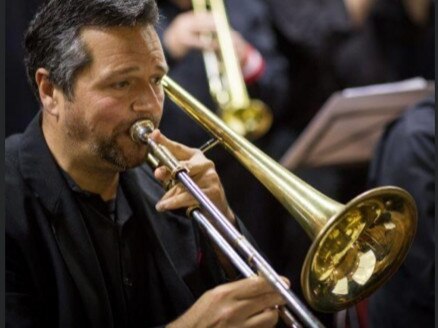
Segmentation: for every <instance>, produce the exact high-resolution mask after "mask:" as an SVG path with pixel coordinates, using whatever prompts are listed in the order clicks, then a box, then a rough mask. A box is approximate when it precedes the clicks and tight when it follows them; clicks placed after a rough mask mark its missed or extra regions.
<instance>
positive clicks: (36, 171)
mask: <svg viewBox="0 0 438 328" xmlns="http://www.w3.org/2000/svg"><path fill="white" fill-rule="evenodd" d="M41 116H42V115H41V113H40V114H39V115H37V116H36V117H35V118H34V119H33V121H32V122H31V123H30V124H29V126H28V128H27V129H26V131H25V132H24V134H23V137H22V141H21V144H20V149H19V163H20V168H21V172H22V175H23V178H24V180H25V181H26V183H27V184H28V185H29V186H30V188H31V190H32V192H33V193H34V195H35V196H36V197H37V199H38V200H39V201H40V202H41V204H42V205H43V206H44V207H45V208H46V209H47V211H48V212H49V213H50V215H49V218H50V222H49V224H51V227H52V231H53V233H54V236H55V239H56V241H57V243H58V246H59V250H60V252H61V254H62V256H63V258H64V260H65V263H66V265H67V268H68V270H69V272H70V273H71V276H72V278H73V281H74V282H75V284H76V286H77V288H78V290H79V293H80V295H81V299H82V302H83V304H84V308H85V311H86V312H87V316H88V318H89V320H90V323H91V326H92V327H102V326H104V325H105V326H107V327H112V316H111V308H110V303H109V298H108V293H107V290H106V288H105V283H104V278H103V275H102V272H101V269H100V265H99V261H98V258H97V255H96V253H95V251H94V248H93V245H92V241H91V239H90V236H89V234H88V232H87V229H86V226H85V223H84V221H83V220H82V218H81V213H80V211H79V208H78V206H77V203H76V200H75V199H74V196H73V194H72V191H71V190H70V188H69V187H68V185H67V182H66V181H65V179H64V177H63V175H62V172H61V170H60V168H59V167H58V165H57V164H56V161H55V158H54V157H53V155H52V154H51V152H50V149H49V147H48V145H47V143H46V141H45V138H44V135H43V132H42V128H41Z"/></svg>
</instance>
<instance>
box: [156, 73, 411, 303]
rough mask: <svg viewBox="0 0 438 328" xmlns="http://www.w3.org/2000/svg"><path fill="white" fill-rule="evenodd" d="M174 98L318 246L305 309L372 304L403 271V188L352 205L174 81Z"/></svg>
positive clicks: (406, 211)
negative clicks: (321, 188)
mask: <svg viewBox="0 0 438 328" xmlns="http://www.w3.org/2000/svg"><path fill="white" fill-rule="evenodd" d="M162 84H163V86H164V89H165V91H166V93H167V94H168V95H169V97H170V98H171V99H172V100H173V101H175V102H176V103H177V104H178V105H179V106H180V107H181V108H182V109H183V110H184V111H185V112H186V113H187V114H188V115H189V116H190V117H191V118H192V119H194V120H195V121H196V122H197V123H198V124H200V125H201V126H202V127H203V128H204V129H205V130H207V131H208V132H210V133H211V134H212V135H213V136H214V137H215V138H216V139H217V140H219V142H220V143H221V144H222V145H223V146H224V147H225V148H226V149H227V150H228V151H229V152H230V153H231V154H232V155H233V156H235V157H236V158H237V159H238V160H239V162H240V163H241V164H242V165H244V166H245V167H246V168H247V169H248V170H249V171H250V172H251V173H252V174H253V175H254V176H255V177H256V178H257V179H258V180H259V181H260V182H261V183H262V184H263V185H264V186H265V187H266V188H267V189H268V190H269V191H270V192H271V193H272V194H273V195H274V196H275V197H276V198H277V199H278V200H279V201H280V203H281V204H282V205H283V206H284V207H285V208H286V209H287V210H288V211H289V213H290V214H291V215H292V216H293V217H294V218H295V219H296V220H297V221H298V222H299V223H300V225H301V226H302V227H303V229H304V230H305V231H306V233H307V234H308V235H309V237H310V238H311V239H312V240H313V243H312V245H311V247H310V250H309V252H308V253H307V256H306V259H305V262H304V266H303V269H302V271H301V285H302V289H303V293H304V296H305V298H306V300H307V302H308V303H309V304H310V305H311V306H312V307H313V308H314V309H316V310H319V311H323V312H333V311H339V310H341V309H344V308H347V307H349V306H351V305H352V304H354V303H357V302H359V301H360V300H362V299H364V298H366V297H367V296H369V295H370V294H371V293H373V292H374V291H375V290H376V289H377V288H379V287H380V286H381V285H382V284H384V283H385V282H386V281H387V280H388V279H389V278H390V277H391V276H392V274H394V273H395V272H396V271H397V269H398V268H399V267H400V265H401V264H402V262H403V260H404V258H405V256H406V254H407V252H408V250H409V247H410V245H411V243H412V240H413V238H414V235H415V231H416V224H417V211H416V206H415V202H414V200H413V198H412V197H411V196H410V195H409V194H408V193H407V192H406V191H404V190H403V189H400V188H398V187H392V186H389V187H380V188H376V189H372V190H369V191H367V192H365V193H363V194H361V195H359V196H357V197H356V198H354V199H353V200H352V201H350V202H349V203H347V204H346V205H342V204H340V203H338V202H336V201H334V200H332V199H330V198H328V197H327V196H325V195H323V194H322V193H320V192H319V191H317V190H315V189H314V188H313V187H311V186H310V185H308V184H307V183H305V182H304V181H302V180H300V179H299V178H298V177H296V176H295V175H293V174H292V173H291V172H289V171H288V170H287V169H285V168H284V167H282V166H281V165H280V164H278V163H277V162H275V161H274V160H273V159H271V158H270V157H268V156H267V155H265V154H264V153H263V152H261V151H260V150H259V149H258V148H256V147H255V146H254V145H252V144H251V143H250V142H249V141H248V140H246V139H245V138H244V137H242V136H241V135H239V134H238V133H236V132H234V131H233V130H232V129H230V128H229V127H228V126H227V125H226V124H225V123H224V122H223V121H222V120H221V119H219V118H218V117H217V116H216V115H215V114H213V113H212V112H211V111H210V110H208V109H207V108H206V107H205V106H203V105H202V104H201V103H200V102H199V101H197V100H196V99H195V98H193V97H192V96H191V95H190V94H189V93H188V92H186V91H185V90H184V89H182V88H181V87H180V86H179V85H177V84H176V83H175V82H174V81H172V80H171V79H170V78H169V77H167V76H166V77H164V79H163V81H162Z"/></svg>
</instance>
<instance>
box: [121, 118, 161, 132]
mask: <svg viewBox="0 0 438 328" xmlns="http://www.w3.org/2000/svg"><path fill="white" fill-rule="evenodd" d="M142 120H150V121H151V122H152V123H153V124H154V127H155V128H158V125H159V124H160V117H157V116H139V117H137V118H135V119H133V120H130V121H127V122H126V123H122V124H121V125H120V126H119V127H118V128H117V129H116V130H115V131H114V133H113V135H121V134H125V133H128V134H129V130H130V129H131V126H133V125H134V124H135V123H136V122H138V121H142Z"/></svg>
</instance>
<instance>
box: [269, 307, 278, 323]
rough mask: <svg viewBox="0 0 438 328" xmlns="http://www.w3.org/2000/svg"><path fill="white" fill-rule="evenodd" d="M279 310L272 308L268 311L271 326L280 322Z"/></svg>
mask: <svg viewBox="0 0 438 328" xmlns="http://www.w3.org/2000/svg"><path fill="white" fill-rule="evenodd" d="M278 319H279V316H278V311H277V310H274V309H271V310H269V311H268V316H267V322H268V325H269V326H270V327H274V326H275V325H276V324H277V322H278Z"/></svg>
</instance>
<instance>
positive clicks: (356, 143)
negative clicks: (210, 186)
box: [280, 78, 435, 170]
mask: <svg viewBox="0 0 438 328" xmlns="http://www.w3.org/2000/svg"><path fill="white" fill-rule="evenodd" d="M434 90H435V84H434V82H428V81H426V80H424V79H422V78H413V79H410V80H405V81H401V82H395V83H386V84H380V85H372V86H366V87H359V88H349V89H344V90H343V91H339V92H336V93H334V94H333V95H332V96H331V97H330V98H329V99H328V100H327V102H326V103H325V104H324V106H323V107H322V108H321V109H320V111H319V112H318V113H317V115H316V116H315V117H314V118H313V120H312V121H311V122H310V123H309V125H308V126H307V128H306V129H305V130H304V131H303V132H302V133H301V135H300V136H299V137H298V139H297V140H296V142H295V143H294V144H293V145H292V146H291V148H290V149H289V150H288V151H287V152H286V153H285V154H284V155H283V157H282V159H281V160H280V163H281V164H282V165H283V166H285V167H286V168H288V169H289V170H294V169H296V168H299V167H319V166H329V165H331V166H336V165H350V164H359V163H365V162H367V161H369V160H370V159H371V156H372V155H373V151H374V148H375V145H376V143H377V142H378V140H379V139H380V137H381V135H382V133H383V130H384V128H385V126H386V125H387V124H388V123H389V122H391V121H392V120H394V119H395V118H396V117H398V116H399V115H400V114H401V113H402V112H403V111H404V110H406V109H407V108H408V107H410V106H412V105H414V104H415V103H416V102H418V101H420V100H422V99H423V98H425V97H427V96H428V95H431V94H432V93H434Z"/></svg>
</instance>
